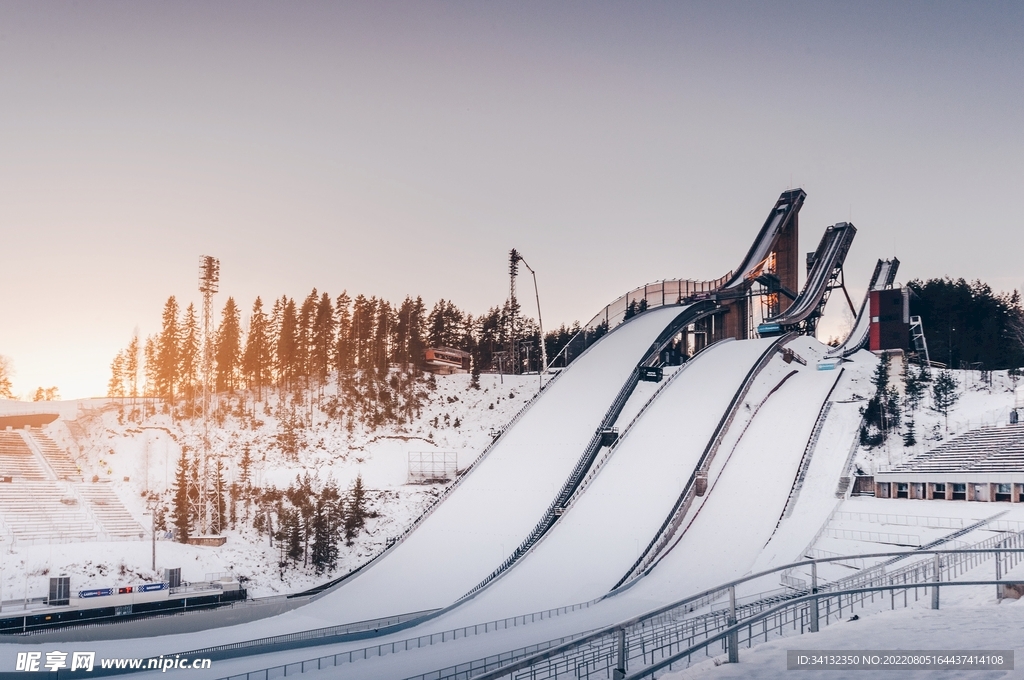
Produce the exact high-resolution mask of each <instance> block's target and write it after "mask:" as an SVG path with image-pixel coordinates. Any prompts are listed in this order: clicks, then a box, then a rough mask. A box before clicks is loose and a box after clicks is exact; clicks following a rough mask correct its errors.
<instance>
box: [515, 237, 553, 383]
mask: <svg viewBox="0 0 1024 680" xmlns="http://www.w3.org/2000/svg"><path fill="white" fill-rule="evenodd" d="M512 256H513V257H514V258H517V259H518V261H519V262H522V263H523V266H524V267H526V268H527V269H528V270H530V274H532V275H533V295H534V297H535V298H536V299H537V326H538V328H540V357H541V359H540V360H541V370H540V372H541V374H544V373H547V372H548V350H547V347H545V343H544V319H542V318H541V315H540V292H539V290H538V289H537V272H535V271H534V270H533V267H531V266H530V265H529V264H527V262H526V258H524V257H523V255H522V253H520V252H519V251H517V250H515V249H514V248H513V249H512Z"/></svg>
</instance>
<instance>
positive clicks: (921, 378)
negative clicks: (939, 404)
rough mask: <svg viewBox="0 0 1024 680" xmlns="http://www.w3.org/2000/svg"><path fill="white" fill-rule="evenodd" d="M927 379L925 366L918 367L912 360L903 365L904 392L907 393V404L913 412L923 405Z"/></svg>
mask: <svg viewBox="0 0 1024 680" xmlns="http://www.w3.org/2000/svg"><path fill="white" fill-rule="evenodd" d="M926 381H927V374H926V373H925V369H924V368H920V367H916V366H914V365H913V364H911V363H910V362H907V363H905V364H904V365H903V393H904V395H906V401H907V406H908V407H909V408H910V412H911V413H913V412H914V411H916V410H917V409H918V407H919V406H920V405H921V399H922V397H924V392H925V384H926Z"/></svg>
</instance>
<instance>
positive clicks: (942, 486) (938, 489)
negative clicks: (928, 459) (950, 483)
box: [935, 484, 946, 493]
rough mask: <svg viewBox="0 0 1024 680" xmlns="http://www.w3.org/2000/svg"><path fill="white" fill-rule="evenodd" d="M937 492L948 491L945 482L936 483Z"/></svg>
mask: <svg viewBox="0 0 1024 680" xmlns="http://www.w3.org/2000/svg"><path fill="white" fill-rule="evenodd" d="M935 493H946V485H945V484H936V485H935Z"/></svg>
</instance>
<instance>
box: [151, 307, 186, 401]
mask: <svg viewBox="0 0 1024 680" xmlns="http://www.w3.org/2000/svg"><path fill="white" fill-rule="evenodd" d="M162 319H163V326H162V328H161V330H160V335H159V337H158V338H157V341H156V344H157V351H156V369H155V371H154V374H155V376H156V379H157V380H156V391H157V396H159V397H161V398H163V399H165V400H166V401H167V404H168V405H169V406H170V408H171V412H172V413H173V412H174V398H175V389H176V388H177V386H178V382H179V377H178V376H179V373H178V371H179V364H180V356H179V355H180V353H181V349H180V344H181V339H180V338H181V331H180V329H179V327H178V302H177V301H176V300H175V299H174V296H173V295H172V296H171V297H169V298H167V302H166V304H164V311H163V317H162Z"/></svg>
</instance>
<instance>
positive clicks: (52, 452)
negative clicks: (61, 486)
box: [21, 430, 82, 481]
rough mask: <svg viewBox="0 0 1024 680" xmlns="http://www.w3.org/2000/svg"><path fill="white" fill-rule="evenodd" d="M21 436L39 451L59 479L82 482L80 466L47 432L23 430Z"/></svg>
mask: <svg viewBox="0 0 1024 680" xmlns="http://www.w3.org/2000/svg"><path fill="white" fill-rule="evenodd" d="M21 436H22V437H24V438H25V442H26V443H27V444H28V445H29V446H34V447H35V448H36V450H38V451H39V453H40V454H41V455H42V456H43V458H44V459H45V460H46V463H47V464H48V465H49V466H50V469H52V470H53V472H54V474H56V475H57V478H58V479H66V480H69V481H81V480H82V471H81V470H79V469H78V465H76V464H75V462H74V461H73V460H71V457H70V456H68V454H67V453H66V452H65V451H63V450H62V449H61V448H60V447H59V446H57V442H55V441H53V439H51V438H50V437H49V435H47V434H46V433H45V432H41V431H39V430H22V431H21Z"/></svg>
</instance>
